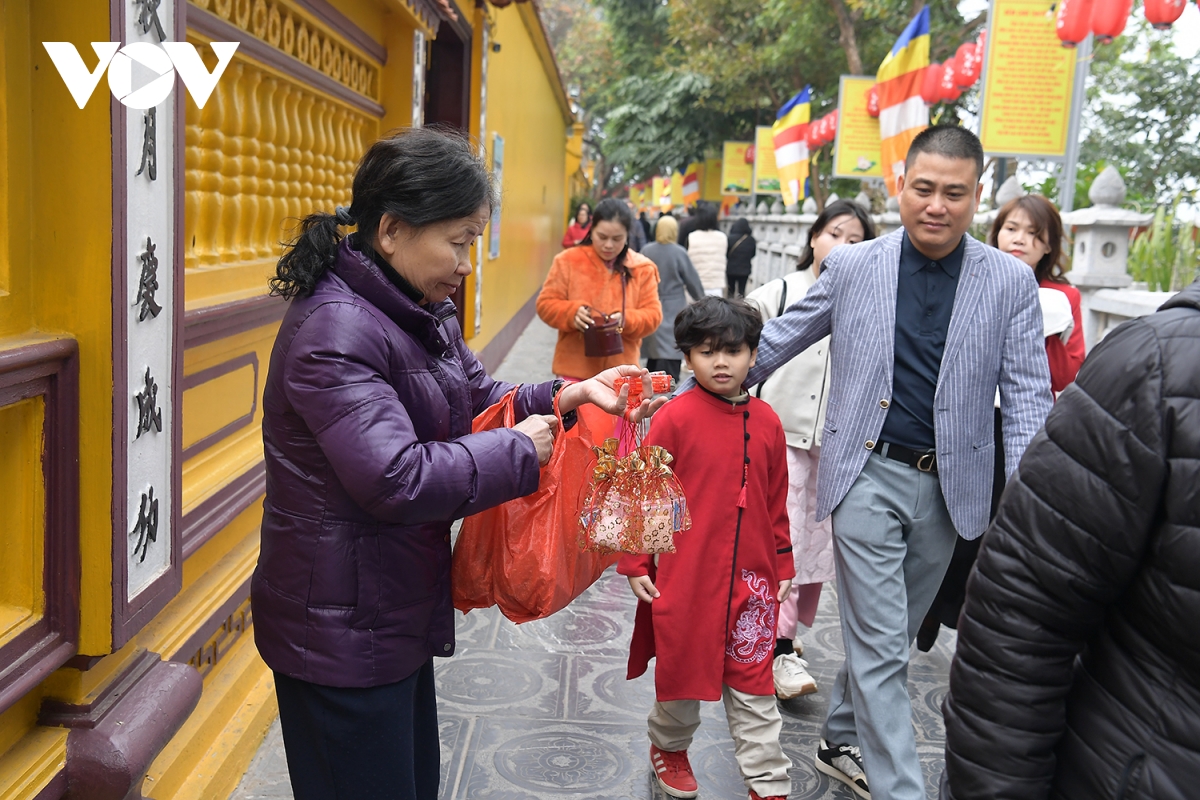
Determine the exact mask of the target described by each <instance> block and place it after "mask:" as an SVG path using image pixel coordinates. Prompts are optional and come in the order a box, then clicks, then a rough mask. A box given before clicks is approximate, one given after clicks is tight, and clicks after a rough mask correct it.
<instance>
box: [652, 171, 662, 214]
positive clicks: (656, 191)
mask: <svg viewBox="0 0 1200 800" xmlns="http://www.w3.org/2000/svg"><path fill="white" fill-rule="evenodd" d="M662 194H663V179H662V176H661V175H655V176H654V177H653V178H651V179H650V205H652V206H656V207H657V206H658V204H659V201H661V200H662Z"/></svg>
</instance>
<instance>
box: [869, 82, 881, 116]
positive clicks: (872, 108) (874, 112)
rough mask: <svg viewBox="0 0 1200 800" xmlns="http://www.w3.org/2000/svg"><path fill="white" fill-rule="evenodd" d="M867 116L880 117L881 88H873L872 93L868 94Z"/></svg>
mask: <svg viewBox="0 0 1200 800" xmlns="http://www.w3.org/2000/svg"><path fill="white" fill-rule="evenodd" d="M867 115H868V116H871V117H878V116H879V87H878V86H872V87H871V91H869V92H867Z"/></svg>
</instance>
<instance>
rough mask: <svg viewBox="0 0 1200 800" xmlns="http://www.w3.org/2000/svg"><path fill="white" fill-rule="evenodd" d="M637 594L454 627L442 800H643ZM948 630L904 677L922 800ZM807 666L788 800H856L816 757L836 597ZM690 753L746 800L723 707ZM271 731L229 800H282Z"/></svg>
mask: <svg viewBox="0 0 1200 800" xmlns="http://www.w3.org/2000/svg"><path fill="white" fill-rule="evenodd" d="M553 347H554V333H553V332H552V331H550V330H549V329H548V328H546V326H544V325H543V324H542V323H541V322H540V321H538V320H534V322H533V323H532V324H531V325H530V328H529V329H528V330H527V331H526V333H525V334H524V335H523V336H522V338H521V340H520V341H519V342H518V344H517V346H516V347H515V348H514V351H513V353H512V355H511V356H510V357H509V359H508V360H507V361H506V362H505V363H504V364H503V365H502V366H501V368H500V370H498V372H497V376H498V377H505V378H507V379H509V380H526V381H530V380H541V379H543V378H544V377H547V376H548V373H547V370H548V368H549V364H550V355H551V353H552V352H553ZM635 602H636V601H635V600H634V598H633V596H632V594H631V593H630V592H629V588H628V584H627V583H626V581H625V579H624V578H622V577H621V576H619V575H616V574H614V573H613V572H612V571H611V570H610V571H609V572H608V573H606V574H605V576H604V577H603V578H601V579H600V581H599V582H597V583H596V585H594V586H593V587H592V588H591V589H589V590H588V591H587V592H586V593H584V595H583V596H582V597H580V598H579V599H578V600H576V601H575V602H574V603H573V604H572V605H571V606H570V607H568V608H567V609H565V610H564V611H561V612H559V613H558V614H556V615H554V616H553V617H551V618H549V619H546V620H540V621H537V622H531V623H527V624H524V625H519V626H518V625H514V624H512V623H511V622H509V621H508V620H506V619H504V618H503V617H502V616H501V615H500V614H499V613H497V612H496V611H495V610H494V609H489V610H487V611H475V612H472V613H470V614H469V615H467V616H465V617H464V616H461V615H460V616H459V619H458V626H457V627H458V633H457V635H458V641H459V650H458V654H457V655H456V656H455V657H454V658H451V659H445V660H443V659H438V660H437V691H438V697H439V704H438V705H439V713H440V720H441V733H442V792H441V797H442V798H444V799H445V800H452V799H453V800H537V799H538V798H575V799H576V800H626V799H628V800H646V799H647V798H657V797H661V795H658V794H656V789H655V786H654V782H653V780H652V778H651V776H650V770H649V764H648V758H647V749H648V742H647V739H646V722H645V719H646V713H647V712H648V710H649V708H650V704H651V703H652V702H653V699H654V686H653V680H652V676H651V675H645V676H643V677H642V678H640V679H638V680H636V681H626V680H625V658H626V655H627V648H628V645H629V639H630V634H631V632H632V628H633V614H634V604H635ZM952 633H953V632H951V631H944V632H943V634H942V637H941V640H940V641H939V642H938V646H937V647H935V648H934V650H933V652H931V653H929V654H918V655H916V656H915V657H914V659H913V662H912V665H911V667H910V670H909V686H910V691H911V693H912V697H913V708H914V719H915V723H916V730H917V743H918V748H919V750H920V753H921V758H922V763H923V765H924V767H925V773H926V778H927V782H928V785H929V793H930V796H936V790H935V789H934V787H935V786H936V782H937V778H938V775H939V774H940V772H941V765H942V740H943V728H942V718H941V710H940V709H941V701H942V697H943V696H944V695H945V689H946V676H947V670H948V669H949V661H950V655H951V653H952V648H953V636H952V635H949V634H952ZM803 638H804V643H805V658H806V659H807V660H808V662H809V664H810V668H811V671H812V674H813V676H814V677H815V678H816V679H817V682H818V684H819V685H820V689H821V691H820V692H819V693H818V694H816V695H811V696H809V697H806V698H800V699H799V700H795V701H790V702H788V703H785V704H783V717H784V730H783V744H784V749H785V750H786V751H787V753H788V755H789V756H790V757H791V758H792V761H793V768H792V773H791V774H792V783H793V788H792V794H791V795H790V797H791V800H802V799H805V800H806V799H808V798H838V799H839V800H851V798H853V797H854V795H853V794H852V793H851V792H850V791H849V790H848V789H846V788H845V787H844V786H842V785H840V784H838V785H836V786H831V785H830V782H829V780H828V779H827V778H826V777H825V776H823V775H821V774H820V773H818V772H817V771H816V770H815V769H814V768H813V766H812V753H813V748H814V747H815V745H816V741H817V736H818V731H819V729H820V724H821V721H822V719H823V715H824V712H825V709H826V707H827V705H828V691H829V689H830V687H831V685H832V683H833V677H834V673H835V672H836V670H837V668H838V666H839V665H840V663H841V658H842V643H841V633H840V630H839V627H838V620H837V609H836V597H835V592H834V591H833V590H832V587H827V590H826V592H825V593H824V596H823V597H822V603H821V607H820V611H819V613H818V616H817V620H816V623H815V625H814V627H813V630H811V631H809V632H807V633H805V634H803ZM703 720H704V721H703V724H702V725H701V727H700V731H699V733H698V734H697V739H696V742H695V744H694V745H693V747H692V751H691V756H692V764H693V766H694V767H695V769H696V772H697V777H698V779H699V781H700V784H701V793H700V796H701V798H712V799H713V800H717V799H718V798H719V799H720V800H740V798H744V797H746V790H745V788H744V787H743V785H742V782H741V779H740V777H739V776H738V774H737V767H736V764H735V762H734V760H733V744H732V742H731V741H730V739H729V734H728V730H727V728H726V726H725V719H724V710H723V708H722V706H721V704H720V703H706V704H705V705H704V712H703ZM291 796H292V795H291V791H290V788H289V785H288V780H287V767H286V763H285V761H284V758H283V745H282V741H281V739H280V736H279V728H278V723H276V725H275V726H273V727H272V729H271V732H270V733H269V734H268V736H267V739H266V741H265V742H264V743H263V745H262V747H261V749H260V750H259V753H258V755H257V756H256V758H255V760H254V763H253V764H252V765H251V767H250V770H249V771H248V772H247V774H246V777H245V779H244V780H243V781H242V784H241V786H239V787H238V789H237V791H236V792H235V793H234V794H233V798H236V800H250V799H251V798H273V799H274V798H290V797H291Z"/></svg>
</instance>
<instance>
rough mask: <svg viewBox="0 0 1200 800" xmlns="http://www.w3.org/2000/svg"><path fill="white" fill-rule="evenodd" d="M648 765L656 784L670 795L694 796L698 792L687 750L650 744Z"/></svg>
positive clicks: (698, 787)
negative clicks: (663, 748)
mask: <svg viewBox="0 0 1200 800" xmlns="http://www.w3.org/2000/svg"><path fill="white" fill-rule="evenodd" d="M650 767H651V768H652V769H653V770H654V777H656V778H658V785H659V786H661V787H662V790H663V791H664V792H666V793H667V794H668V795H670V796H671V797H695V796H696V795H698V794H699V793H700V785H699V784H697V783H696V775H695V773H693V772H692V765H691V763H690V762H689V761H688V757H687V750H675V751H671V750H659V749H658V748H657V747H655V746H654V745H653V744H651V745H650Z"/></svg>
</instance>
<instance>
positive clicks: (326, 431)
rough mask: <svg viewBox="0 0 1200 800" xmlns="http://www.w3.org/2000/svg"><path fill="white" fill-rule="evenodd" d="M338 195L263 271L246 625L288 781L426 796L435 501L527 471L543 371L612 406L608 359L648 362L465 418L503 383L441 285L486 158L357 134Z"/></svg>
mask: <svg viewBox="0 0 1200 800" xmlns="http://www.w3.org/2000/svg"><path fill="white" fill-rule="evenodd" d="M353 197H354V203H353V205H351V206H350V208H349V209H344V208H339V209H338V210H337V214H336V215H334V214H327V213H317V214H312V215H310V216H308V217H307V218H306V219H305V220H304V221H303V224H302V228H301V233H300V235H299V236H298V237H297V239H296V240H295V241H294V242H293V243H292V244H291V245H290V247H289V248H288V250H287V252H285V254H284V255H283V257H282V258H281V259H280V260H279V263H278V266H277V268H276V277H275V278H274V279H273V280H272V281H271V288H272V292H273V293H274V294H278V295H281V296H283V297H285V298H288V299H290V300H291V303H290V305H289V307H288V310H287V312H286V313H285V315H284V318H283V323H282V324H281V325H280V328H279V333H278V336H277V338H276V340H275V347H274V349H273V351H272V353H271V364H270V368H269V371H268V374H267V380H266V385H265V390H264V395H263V410H264V417H263V426H262V428H263V444H264V448H265V457H266V472H267V492H266V501H265V503H264V513H263V521H262V547H261V552H260V554H259V560H258V565H257V567H256V569H255V571H254V577H253V581H252V586H251V602H252V606H253V611H254V638H255V643H256V644H257V645H258V649H259V652H260V653H261V655H262V657H263V660H264V661H266V663H267V665H268V666H269V667H270V668H271V669H272V670H273V671H274V677H275V691H276V695H277V697H278V700H279V712H280V721H281V724H282V728H283V741H284V748H285V750H286V753H287V760H288V769H289V772H290V773H291V780H292V790H293V792H294V794H295V797H296V798H298V800H309V799H312V800H316V799H317V798H321V799H324V798H332V797H364V798H365V797H370V798H394V799H395V800H433V799H434V798H436V797H437V796H438V780H439V774H440V768H439V746H438V724H437V707H436V702H435V698H434V689H433V661H432V657H433V656H435V655H437V656H449V655H451V654H452V653H453V652H454V618H453V609H452V608H451V603H450V524H451V522H452V521H453V520H455V519H458V518H460V517H463V516H466V515H468V514H474V513H476V512H478V511H482V510H484V509H487V508H490V507H492V506H496V505H498V504H500V503H503V502H505V501H507V500H511V499H513V498H516V497H520V496H522V495H526V494H529V493H531V492H533V491H535V490H536V489H537V486H538V477H539V475H538V472H539V465H540V464H544V463H546V461H547V460H548V459H549V456H550V453H551V450H552V448H553V433H554V426H555V425H556V424H557V421H556V419H555V418H554V417H548V416H544V415H548V414H550V413H552V411H553V397H554V395H555V393H557V394H558V401H559V408H560V410H561V411H562V412H563V413H564V414H567V413H569V412H571V411H572V410H573V409H575V408H577V407H578V406H579V405H580V404H581V403H585V402H596V403H597V404H599V405H601V406H602V407H604V408H605V409H606V410H607V411H609V412H610V413H619V412H620V411H621V410H622V409H624V407H625V402H624V400H623V399H622V398H623V397H627V392H626V390H624V389H622V393H621V395H618V394H617V393H616V392H614V391H613V388H612V385H613V380H614V379H615V378H616V377H617V376H619V375H645V374H648V373H646V372H645V371H644V370H640V369H638V368H637V367H633V366H626V367H616V368H613V369H611V370H608V371H606V372H604V373H602V374H601V375H599V376H597V378H596V379H593V380H590V381H583V382H581V383H578V384H574V385H572V386H566V387H564V386H562V384H560V383H558V382H554V383H543V384H535V385H526V386H522V387H520V389H519V390H518V394H517V403H516V407H517V417H518V418H519V420H520V421H519V422H518V423H517V424H516V426H515V427H513V428H511V429H506V430H493V431H486V432H482V433H472V432H471V422H472V419H473V418H474V417H475V416H476V415H477V414H479V413H480V412H482V411H484V410H485V409H486V408H487V407H488V406H490V405H492V404H493V403H495V402H497V401H498V400H500V399H501V397H503V396H504V395H505V394H506V393H507V392H508V391H509V390H510V389H512V388H513V387H512V386H511V385H510V384H506V383H500V382H497V381H493V380H492V379H491V378H489V377H488V375H487V373H486V372H485V371H484V369H483V366H482V365H481V364H480V363H479V361H478V359H476V358H475V356H474V355H473V354H472V353H471V351H470V350H469V349H467V347H466V345H465V344H464V343H463V337H462V331H461V330H460V329H459V327H458V322H457V318H456V316H455V312H454V305H453V303H452V302H450V301H449V300H448V299H447V298H448V297H449V296H450V294H451V293H453V292H454V290H455V289H457V287H458V285H459V284H460V283H461V281H462V279H463V277H464V276H465V275H468V274H470V271H471V263H470V258H469V254H470V251H471V248H472V246H473V244H474V242H475V240H476V237H478V236H479V235H480V233H481V232H482V231H483V228H484V225H485V224H486V223H487V220H488V217H489V215H490V214H491V208H492V204H493V203H494V202H495V199H494V190H493V188H492V184H491V179H490V176H489V172H488V170H487V168H486V166H485V165H484V164H483V163H482V162H481V161H480V160H479V158H478V156H477V154H476V152H475V149H474V147H473V146H472V144H471V143H470V141H469V140H468V139H467V138H466V137H462V136H458V135H455V134H450V133H446V132H442V131H439V130H437V129H433V128H423V129H412V130H406V131H404V132H402V133H400V134H398V135H395V136H392V137H390V138H387V139H383V140H380V141H378V142H376V143H375V144H374V145H372V146H371V148H370V149H369V150H368V151H367V153H366V155H364V156H363V159H362V162H361V163H360V164H359V166H358V170H357V172H356V173H355V176H354V184H353ZM347 225H357V227H358V230H357V232H356V233H354V234H351V235H350V236H348V237H345V238H342V237H341V236H340V235H339V228H340V227H342V226H347ZM577 387H578V388H577ZM644 387H645V391H646V396H649V394H650V391H649V390H650V386H649V382H648V381H646V382H645V383H644ZM560 390H561V391H560ZM648 410H649V407H648V406H646V405H643V406H642V408H641V411H642V412H643V413H644V412H645V411H648Z"/></svg>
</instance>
